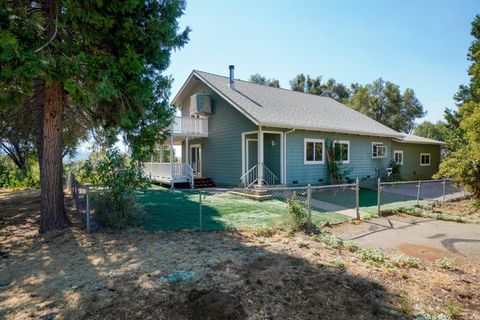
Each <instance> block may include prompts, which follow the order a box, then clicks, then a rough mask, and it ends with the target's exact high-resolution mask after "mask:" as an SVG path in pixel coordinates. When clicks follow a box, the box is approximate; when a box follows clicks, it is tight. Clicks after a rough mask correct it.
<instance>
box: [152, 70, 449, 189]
mask: <svg viewBox="0 0 480 320" xmlns="http://www.w3.org/2000/svg"><path fill="white" fill-rule="evenodd" d="M172 102H173V104H174V105H175V106H177V107H178V108H179V110H180V112H181V116H178V117H176V118H175V119H174V121H173V123H172V126H171V128H170V131H171V138H170V141H169V143H168V144H170V145H177V146H181V150H182V151H181V163H170V162H168V163H163V162H162V161H160V162H159V161H158V160H157V161H154V162H152V163H147V164H145V168H146V173H147V174H149V175H151V177H152V179H155V180H158V181H160V182H164V183H169V184H175V183H180V182H189V183H192V184H193V183H194V181H196V182H197V185H198V184H200V186H201V185H203V184H204V183H206V184H207V185H208V184H209V183H211V181H213V182H214V183H215V184H216V185H218V186H244V187H248V186H253V185H278V184H281V185H289V186H290V185H306V184H330V183H332V181H331V178H330V174H329V169H328V161H327V153H326V144H327V143H328V144H334V147H335V150H337V152H335V156H336V157H338V158H339V159H337V160H340V161H341V162H342V168H351V169H349V174H348V178H349V179H352V180H353V179H355V178H357V177H358V178H360V179H361V180H368V179H371V180H372V181H373V180H374V179H376V178H378V177H380V178H383V177H388V175H389V172H390V171H389V170H390V169H389V168H390V167H391V166H392V162H396V163H397V164H399V165H400V174H401V176H402V178H403V179H404V180H413V179H429V178H431V177H432V175H433V174H434V173H435V172H436V171H437V169H438V166H439V163H440V148H441V145H442V144H443V143H442V142H440V141H435V140H431V139H425V138H421V137H417V136H413V135H409V134H404V133H400V132H397V131H395V130H392V129H390V128H388V127H386V126H385V125H383V124H381V123H379V122H377V121H375V120H372V119H371V118H369V117H367V116H365V115H363V114H361V113H359V112H357V111H355V110H353V109H351V108H349V107H347V106H345V105H343V104H341V103H339V102H337V101H335V100H333V99H331V98H328V97H322V96H317V95H311V94H305V93H301V92H296V91H291V90H285V89H279V88H272V87H267V86H262V85H258V84H253V83H250V82H247V81H242V80H237V79H234V67H233V66H230V74H229V76H220V75H215V74H211V73H207V72H202V71H197V70H194V71H193V72H192V73H191V74H190V76H189V77H188V79H187V80H186V81H185V83H184V84H183V86H182V87H181V89H180V91H179V92H178V93H177V94H176V96H175V98H174V99H173V101H172ZM177 149H178V147H177ZM170 150H173V148H170ZM170 159H173V156H172V157H170ZM207 178H208V179H207ZM205 181H207V182H205Z"/></svg>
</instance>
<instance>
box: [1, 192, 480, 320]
mask: <svg viewBox="0 0 480 320" xmlns="http://www.w3.org/2000/svg"><path fill="white" fill-rule="evenodd" d="M38 217H39V193H38V191H21V192H0V250H1V252H0V253H1V254H0V319H1V318H4V319H320V318H321V319H399V318H402V317H407V318H408V317H410V316H411V315H412V314H414V313H417V312H419V311H424V312H428V313H429V314H432V315H438V314H441V313H445V314H447V313H448V308H447V306H452V305H457V306H459V308H460V310H461V312H460V314H459V318H461V319H480V272H479V271H480V266H479V265H478V264H476V263H474V262H471V261H468V260H467V261H463V262H462V263H461V264H456V265H455V267H454V268H452V269H451V270H444V269H441V268H440V267H438V266H437V265H436V264H434V263H432V262H429V261H422V264H421V267H420V268H419V269H415V268H398V267H391V268H386V267H374V266H371V265H369V264H367V263H365V262H363V261H361V260H359V259H357V258H356V256H355V254H354V253H351V252H349V251H346V250H340V249H333V248H330V247H328V246H326V245H325V244H323V243H321V242H316V241H314V238H313V237H311V236H308V235H305V234H303V233H297V234H293V235H288V234H284V233H277V234H274V235H272V236H268V237H264V236H256V235H255V234H252V233H244V232H237V233H233V232H208V233H193V232H192V233H190V232H175V233H174V232H171V233H168V232H163V233H151V234H147V233H130V234H101V233H96V234H90V235H89V234H86V233H85V232H84V230H82V229H81V228H79V227H78V225H77V223H76V221H75V219H73V222H74V226H73V227H72V228H69V229H65V230H61V231H55V232H50V233H47V234H43V235H40V234H38V232H37V221H38ZM334 259H337V260H334ZM338 261H341V262H343V264H344V267H339V264H338ZM450 309H451V308H450Z"/></svg>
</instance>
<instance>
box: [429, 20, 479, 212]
mask: <svg viewBox="0 0 480 320" xmlns="http://www.w3.org/2000/svg"><path fill="white" fill-rule="evenodd" d="M471 35H472V36H473V37H474V41H473V43H472V45H471V46H470V48H469V51H468V59H469V60H470V61H472V64H471V66H470V68H469V69H468V74H469V76H470V83H469V84H468V86H465V85H463V86H460V89H459V92H458V93H457V94H456V95H455V97H454V98H455V100H456V102H457V106H458V111H452V110H449V109H447V110H446V112H445V120H446V121H447V124H446V126H447V134H446V140H447V148H448V153H447V156H446V159H445V160H444V161H443V162H442V163H441V164H440V170H439V173H438V176H445V177H448V178H453V179H454V180H455V181H457V183H459V184H460V185H463V186H465V187H466V188H467V189H468V190H470V191H471V192H472V193H473V195H474V196H475V197H476V198H477V199H479V198H480V15H477V16H476V17H475V20H474V21H473V23H472V31H471ZM478 202H480V201H478V200H477V203H478Z"/></svg>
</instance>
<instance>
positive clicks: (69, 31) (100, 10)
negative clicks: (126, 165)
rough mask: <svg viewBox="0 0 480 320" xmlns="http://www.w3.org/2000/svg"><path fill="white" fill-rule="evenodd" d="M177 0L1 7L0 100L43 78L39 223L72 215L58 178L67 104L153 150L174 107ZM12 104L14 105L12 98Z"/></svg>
mask: <svg viewBox="0 0 480 320" xmlns="http://www.w3.org/2000/svg"><path fill="white" fill-rule="evenodd" d="M184 7H185V3H184V1H182V0H178V1H175V0H172V1H169V0H164V1H153V0H147V1H141V0H131V1H97V2H90V1H76V0H75V1H74V0H63V1H62V0H46V1H4V4H3V5H2V6H1V8H0V18H1V19H0V21H1V22H0V23H1V26H2V28H1V30H0V41H1V42H2V51H1V52H0V63H1V65H2V69H1V71H0V107H1V108H2V110H7V109H12V108H13V109H14V108H18V107H19V106H21V105H23V104H24V103H25V100H26V99H27V98H28V97H29V96H32V92H33V90H34V84H35V80H37V79H41V81H42V84H43V85H42V86H40V89H39V90H40V93H42V96H43V99H42V101H41V102H42V103H41V107H42V112H41V114H42V117H41V121H39V123H41V126H40V127H39V129H38V132H39V133H40V134H39V135H38V137H39V139H38V140H39V143H38V149H39V154H41V156H40V171H41V219H40V231H41V232H44V231H47V230H51V229H54V228H63V227H65V226H68V225H69V221H68V218H67V216H66V214H65V209H64V200H63V187H62V184H63V183H62V153H63V150H64V148H63V145H62V138H63V137H62V135H63V132H64V125H65V124H66V123H67V119H65V115H66V114H68V110H70V109H71V108H80V109H81V110H83V111H84V113H85V114H86V115H88V117H89V120H90V121H91V124H92V126H95V127H104V128H106V130H105V132H107V133H108V134H109V136H110V139H109V141H112V138H111V137H116V136H117V135H118V134H119V133H122V134H123V136H124V138H125V140H126V141H127V142H128V143H129V145H130V149H131V150H132V153H133V158H134V159H136V158H140V157H141V156H143V155H144V154H146V153H148V152H151V151H152V149H153V147H154V145H155V143H156V142H158V141H159V140H160V139H162V138H163V134H165V133H162V129H163V128H164V127H165V126H167V125H168V124H169V122H170V120H171V117H172V110H171V109H170V108H169V106H168V102H167V99H168V96H169V90H170V85H171V78H169V77H167V76H164V75H163V74H162V73H163V72H164V71H165V70H166V68H167V67H168V65H169V62H170V53H171V51H172V50H173V49H176V48H180V47H182V46H183V45H184V44H185V43H186V41H187V40H188V33H189V29H188V28H187V29H185V30H184V31H181V32H179V30H178V29H179V28H178V22H177V19H178V18H179V17H180V16H181V15H182V14H183V11H184ZM12 106H13V107H12Z"/></svg>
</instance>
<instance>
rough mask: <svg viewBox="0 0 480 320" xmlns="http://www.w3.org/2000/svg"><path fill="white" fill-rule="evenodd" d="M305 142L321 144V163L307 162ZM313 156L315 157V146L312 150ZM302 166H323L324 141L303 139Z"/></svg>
mask: <svg viewBox="0 0 480 320" xmlns="http://www.w3.org/2000/svg"><path fill="white" fill-rule="evenodd" d="M307 142H313V143H321V144H322V160H321V161H315V160H314V161H307ZM313 155H314V157H315V146H314V148H313ZM303 164H325V139H309V138H305V139H303Z"/></svg>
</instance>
